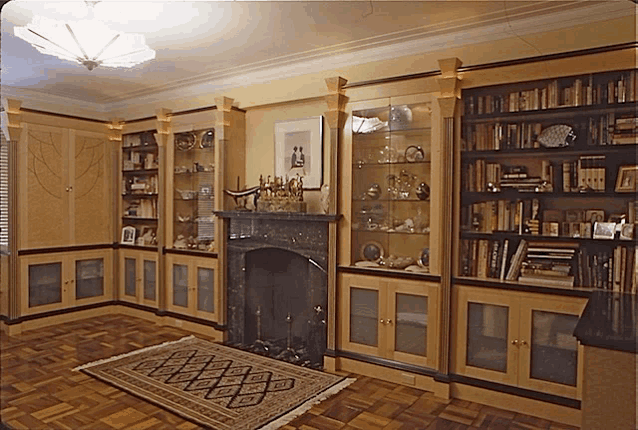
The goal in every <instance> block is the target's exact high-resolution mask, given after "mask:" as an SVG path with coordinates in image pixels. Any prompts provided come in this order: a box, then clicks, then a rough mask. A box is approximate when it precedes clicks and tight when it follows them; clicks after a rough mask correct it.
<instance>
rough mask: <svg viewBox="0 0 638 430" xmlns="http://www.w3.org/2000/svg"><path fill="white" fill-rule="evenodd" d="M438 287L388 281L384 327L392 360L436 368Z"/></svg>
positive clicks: (414, 282)
mask: <svg viewBox="0 0 638 430" xmlns="http://www.w3.org/2000/svg"><path fill="white" fill-rule="evenodd" d="M437 297H438V289H437V288H436V286H434V284H431V283H428V282H423V281H411V280H393V281H389V287H388V295H387V306H386V312H385V316H386V318H385V328H384V330H385V331H386V336H387V338H386V339H387V342H386V347H387V356H388V358H390V359H391V360H395V361H400V362H403V363H410V364H414V365H417V366H423V367H431V368H436V363H437V357H438V352H437V351H438V342H437V340H438V336H437V335H438V331H437V325H438V324H437V321H438V309H437Z"/></svg>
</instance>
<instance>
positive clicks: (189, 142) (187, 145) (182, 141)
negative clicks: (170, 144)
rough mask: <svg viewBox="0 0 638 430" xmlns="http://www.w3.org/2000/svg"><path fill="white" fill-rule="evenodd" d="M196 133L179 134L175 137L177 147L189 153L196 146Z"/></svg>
mask: <svg viewBox="0 0 638 430" xmlns="http://www.w3.org/2000/svg"><path fill="white" fill-rule="evenodd" d="M196 140H197V138H196V136H195V133H179V134H176V135H175V147H176V148H177V149H179V150H180V151H189V150H191V149H193V147H194V146H195V141H196Z"/></svg>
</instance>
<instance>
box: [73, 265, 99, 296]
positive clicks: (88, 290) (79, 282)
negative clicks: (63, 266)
mask: <svg viewBox="0 0 638 430" xmlns="http://www.w3.org/2000/svg"><path fill="white" fill-rule="evenodd" d="M103 295H104V259H102V258H96V259H92V260H78V261H76V262H75V298H76V299H84V298H87V297H99V296H103Z"/></svg>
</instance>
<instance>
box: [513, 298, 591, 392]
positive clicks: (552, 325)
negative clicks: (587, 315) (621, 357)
mask: <svg viewBox="0 0 638 430" xmlns="http://www.w3.org/2000/svg"><path fill="white" fill-rule="evenodd" d="M585 301H586V299H581V298H577V297H566V298H553V297H551V298H550V297H545V296H543V297H537V296H529V297H528V296H523V297H522V298H521V306H520V312H521V316H520V331H519V343H518V348H519V350H520V351H519V386H521V387H522V388H529V389H531V390H535V391H540V392H544V393H551V394H556V395H559V396H565V397H571V398H577V399H580V398H582V386H581V384H580V381H582V371H583V369H582V357H583V355H582V353H583V346H582V345H579V343H578V341H577V340H576V338H575V337H574V334H573V333H574V328H575V327H576V323H577V322H578V319H579V317H580V315H581V313H582V311H583V309H584V308H585Z"/></svg>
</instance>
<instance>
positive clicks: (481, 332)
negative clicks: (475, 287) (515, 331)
mask: <svg viewBox="0 0 638 430" xmlns="http://www.w3.org/2000/svg"><path fill="white" fill-rule="evenodd" d="M508 319H509V309H508V308H507V307H506V306H497V305H490V304H483V303H473V302H469V303H468V307H467V354H466V365H468V366H473V367H480V368H483V369H489V370H495V371H497V372H503V373H506V372H507V339H508V329H509V327H508V326H509V324H508Z"/></svg>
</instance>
